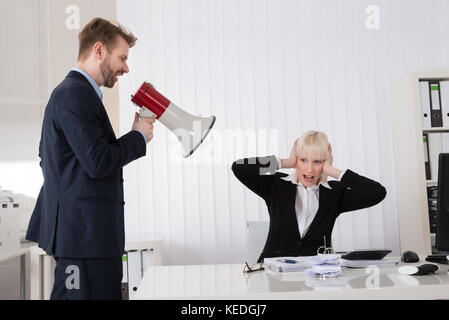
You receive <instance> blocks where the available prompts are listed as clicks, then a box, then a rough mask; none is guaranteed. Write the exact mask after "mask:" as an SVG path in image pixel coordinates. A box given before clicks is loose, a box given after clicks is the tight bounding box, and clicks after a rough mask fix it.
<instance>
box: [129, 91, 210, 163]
mask: <svg viewBox="0 0 449 320" xmlns="http://www.w3.org/2000/svg"><path fill="white" fill-rule="evenodd" d="M131 101H132V102H134V103H135V104H136V105H137V106H139V107H140V108H141V109H140V117H141V118H150V117H153V118H156V119H158V120H159V121H160V122H162V124H163V125H164V126H166V127H167V128H168V129H169V130H170V131H172V132H173V133H174V134H175V135H176V137H177V138H178V140H179V142H181V145H182V149H183V150H184V157H185V158H187V157H188V156H190V155H191V154H192V153H193V152H194V151H195V150H196V149H197V148H198V147H199V145H200V144H201V142H203V141H204V139H206V136H207V134H208V133H209V131H210V130H211V129H212V127H213V125H214V123H215V116H211V117H208V118H202V117H197V116H194V115H191V114H190V113H188V112H185V111H184V110H182V109H181V108H179V107H178V106H177V105H175V104H174V103H173V102H171V101H170V100H168V99H167V98H166V97H164V96H163V95H162V94H160V93H159V92H158V91H157V90H156V89H155V88H154V87H153V86H152V85H151V84H150V83H148V82H144V83H143V84H142V85H141V86H140V88H139V90H137V92H136V94H135V95H133V96H131Z"/></svg>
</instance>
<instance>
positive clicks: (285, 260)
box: [278, 259, 296, 264]
mask: <svg viewBox="0 0 449 320" xmlns="http://www.w3.org/2000/svg"><path fill="white" fill-rule="evenodd" d="M278 261H279V262H283V263H293V264H294V263H296V261H295V260H290V259H279V260H278Z"/></svg>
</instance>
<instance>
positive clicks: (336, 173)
mask: <svg viewBox="0 0 449 320" xmlns="http://www.w3.org/2000/svg"><path fill="white" fill-rule="evenodd" d="M341 173H342V171H341V170H339V169H337V168H334V167H332V166H330V167H328V168H325V169H324V174H325V175H327V176H329V177H332V178H334V179H338V177H340V175H341Z"/></svg>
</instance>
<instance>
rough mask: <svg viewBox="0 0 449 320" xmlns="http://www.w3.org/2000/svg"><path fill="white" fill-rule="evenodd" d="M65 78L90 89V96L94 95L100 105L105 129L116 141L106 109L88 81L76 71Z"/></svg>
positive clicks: (72, 71)
mask: <svg viewBox="0 0 449 320" xmlns="http://www.w3.org/2000/svg"><path fill="white" fill-rule="evenodd" d="M67 76H68V77H74V78H77V79H80V80H81V81H83V82H84V83H85V84H86V85H87V86H88V87H89V88H90V90H91V91H92V94H93V95H95V97H96V98H97V101H98V104H99V105H100V110H101V113H102V116H103V121H105V123H106V129H107V130H108V131H109V132H108V133H109V134H111V135H112V136H113V137H114V139H116V138H117V137H116V136H115V133H114V129H113V128H112V125H111V121H109V116H108V113H107V112H106V108H105V107H104V104H103V101H101V99H100V97H99V96H98V94H97V92H96V91H95V89H94V88H93V87H92V85H91V84H90V83H89V80H87V79H86V77H85V76H84V75H82V74H81V73H79V72H78V71H74V70H71V71H70V72H69V74H68V75H67Z"/></svg>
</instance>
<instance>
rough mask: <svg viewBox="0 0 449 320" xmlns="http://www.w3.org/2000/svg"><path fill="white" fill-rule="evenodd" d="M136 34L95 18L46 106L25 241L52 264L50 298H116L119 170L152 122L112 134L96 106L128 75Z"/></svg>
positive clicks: (142, 148) (141, 150)
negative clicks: (39, 177) (38, 180)
mask: <svg viewBox="0 0 449 320" xmlns="http://www.w3.org/2000/svg"><path fill="white" fill-rule="evenodd" d="M136 40H137V39H136V38H135V37H134V35H133V34H132V33H130V32H129V31H127V30H125V29H124V28H123V27H121V26H120V25H118V24H114V23H111V22H109V21H107V20H104V19H101V18H95V19H93V20H92V21H91V22H90V23H89V24H87V25H86V26H85V27H84V29H83V30H82V31H81V32H80V34H79V55H78V63H77V67H76V68H74V69H72V70H71V71H70V72H69V74H68V75H67V76H66V78H65V79H64V80H63V81H62V82H61V83H60V84H59V85H58V86H57V87H56V88H55V89H54V91H53V93H52V95H51V97H50V100H49V102H48V104H47V107H46V109H45V115H44V120H43V125H42V136H41V141H40V145H39V156H40V158H41V163H40V165H41V167H42V172H43V176H44V183H43V186H42V188H41V190H40V193H39V196H38V199H37V202H36V207H35V209H34V211H33V214H32V216H31V219H30V223H29V226H28V230H27V235H26V238H27V239H28V240H31V241H34V242H38V244H39V247H41V248H42V249H44V250H45V251H46V252H47V253H48V254H50V255H53V256H54V257H55V260H56V262H57V265H56V269H55V279H54V287H53V291H52V295H51V298H52V299H120V298H121V288H120V286H121V280H122V259H121V258H122V255H123V252H124V246H125V230H124V204H125V201H124V198H123V182H124V181H123V169H122V168H123V167H124V166H125V165H127V164H128V163H130V162H131V161H134V160H136V159H138V158H140V157H142V156H144V155H145V154H146V144H147V143H148V142H150V141H151V139H152V138H153V122H154V119H144V120H140V121H139V117H138V114H136V115H135V118H134V123H133V125H132V130H131V131H130V132H128V133H127V134H125V135H123V136H122V137H120V138H118V139H117V138H116V136H115V134H114V131H113V129H112V126H111V124H110V122H109V118H108V115H107V113H106V110H105V108H104V105H103V103H102V92H101V90H100V87H101V86H105V87H108V88H112V87H113V86H114V84H115V82H116V81H117V80H118V77H119V76H121V75H123V74H125V73H127V72H129V69H128V66H127V63H126V61H127V58H128V51H129V48H131V47H133V46H134V44H135V42H136Z"/></svg>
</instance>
